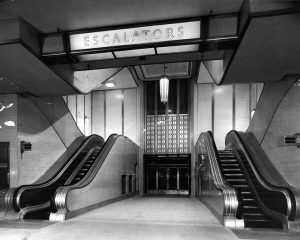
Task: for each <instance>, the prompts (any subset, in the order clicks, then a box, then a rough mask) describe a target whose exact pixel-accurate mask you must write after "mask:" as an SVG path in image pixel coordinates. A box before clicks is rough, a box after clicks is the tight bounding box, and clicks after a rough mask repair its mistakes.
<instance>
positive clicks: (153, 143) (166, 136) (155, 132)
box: [145, 114, 189, 154]
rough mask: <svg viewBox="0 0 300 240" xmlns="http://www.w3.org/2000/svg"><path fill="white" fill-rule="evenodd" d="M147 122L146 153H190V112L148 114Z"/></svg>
mask: <svg viewBox="0 0 300 240" xmlns="http://www.w3.org/2000/svg"><path fill="white" fill-rule="evenodd" d="M156 123H157V124H156ZM166 123H167V125H166ZM145 124H146V134H145V152H146V154H167V153H171V154H176V153H178V154H181V153H189V114H178V115H177V114H170V115H168V116H166V115H158V116H157V121H155V116H153V115H151V116H149V115H148V116H146V123H145ZM155 125H156V126H155ZM177 126H178V127H177ZM177 136H178V137H177ZM167 144H168V145H167Z"/></svg>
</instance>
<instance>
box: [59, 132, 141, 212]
mask: <svg viewBox="0 0 300 240" xmlns="http://www.w3.org/2000/svg"><path fill="white" fill-rule="evenodd" d="M120 137H123V138H125V137H124V136H122V135H117V134H112V135H110V136H109V138H108V139H107V141H106V142H105V144H104V146H103V147H102V149H101V151H100V153H99V154H98V156H97V158H96V160H95V162H94V164H93V166H92V167H91V169H90V170H89V171H88V172H87V174H86V175H85V176H84V177H83V179H81V180H80V181H79V182H78V183H76V184H73V185H68V186H62V187H59V188H58V189H57V190H56V192H55V195H54V204H55V209H56V210H57V212H59V211H61V212H67V211H69V209H68V206H67V197H68V193H69V192H70V191H71V190H74V189H80V188H84V187H85V186H87V185H88V184H89V183H91V182H92V181H93V179H94V178H95V176H96V175H97V173H98V171H99V169H100V168H101V166H102V164H103V163H104V161H105V159H106V157H107V155H108V154H109V152H110V150H111V149H112V147H113V146H114V143H115V142H116V141H117V139H118V138H120ZM125 139H126V138H125ZM128 141H129V140H128ZM135 146H137V145H136V144H135Z"/></svg>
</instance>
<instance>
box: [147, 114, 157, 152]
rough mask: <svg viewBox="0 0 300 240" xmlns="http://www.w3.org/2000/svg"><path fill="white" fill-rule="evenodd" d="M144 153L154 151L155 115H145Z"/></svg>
mask: <svg viewBox="0 0 300 240" xmlns="http://www.w3.org/2000/svg"><path fill="white" fill-rule="evenodd" d="M145 137H146V139H145V143H146V153H155V152H154V151H155V116H147V117H146V134H145Z"/></svg>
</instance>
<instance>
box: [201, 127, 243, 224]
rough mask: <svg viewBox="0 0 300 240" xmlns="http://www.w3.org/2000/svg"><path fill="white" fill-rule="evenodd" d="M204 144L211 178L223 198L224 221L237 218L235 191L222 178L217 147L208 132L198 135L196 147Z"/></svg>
mask: <svg viewBox="0 0 300 240" xmlns="http://www.w3.org/2000/svg"><path fill="white" fill-rule="evenodd" d="M201 142H202V143H203V142H204V146H205V148H206V149H205V150H206V152H207V155H208V160H209V164H210V166H211V173H212V176H213V182H214V185H215V187H216V188H217V189H219V190H221V191H222V193H223V196H224V211H223V217H224V219H226V218H227V217H228V218H234V219H236V218H237V212H238V207H239V202H238V195H237V192H236V190H235V189H234V188H233V187H231V186H230V185H229V184H228V183H227V182H226V180H225V179H224V178H223V175H222V173H221V168H220V164H219V159H218V152H217V147H216V144H215V142H214V139H213V135H212V133H211V132H210V131H208V132H203V133H201V134H200V136H199V139H198V141H197V145H198V144H201Z"/></svg>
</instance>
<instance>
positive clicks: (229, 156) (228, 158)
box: [218, 155, 236, 160]
mask: <svg viewBox="0 0 300 240" xmlns="http://www.w3.org/2000/svg"><path fill="white" fill-rule="evenodd" d="M218 156H219V159H223V160H236V157H235V156H234V155H232V156H231V155H227V156H225V155H218Z"/></svg>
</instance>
